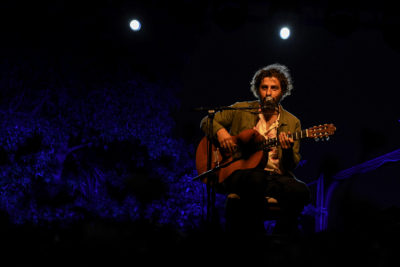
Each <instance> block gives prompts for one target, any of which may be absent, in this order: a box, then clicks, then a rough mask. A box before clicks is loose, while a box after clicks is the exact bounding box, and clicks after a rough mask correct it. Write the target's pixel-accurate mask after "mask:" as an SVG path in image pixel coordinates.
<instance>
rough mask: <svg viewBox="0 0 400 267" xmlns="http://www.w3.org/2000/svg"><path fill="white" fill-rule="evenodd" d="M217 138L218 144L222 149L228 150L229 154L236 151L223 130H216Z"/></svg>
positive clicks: (231, 140)
mask: <svg viewBox="0 0 400 267" xmlns="http://www.w3.org/2000/svg"><path fill="white" fill-rule="evenodd" d="M217 137H218V142H219V144H220V146H221V147H222V148H224V149H226V150H228V151H229V152H230V153H233V151H235V150H236V146H237V145H236V144H235V143H234V141H233V138H232V136H231V135H230V134H229V133H228V131H227V130H226V129H225V128H221V129H219V130H218V132H217Z"/></svg>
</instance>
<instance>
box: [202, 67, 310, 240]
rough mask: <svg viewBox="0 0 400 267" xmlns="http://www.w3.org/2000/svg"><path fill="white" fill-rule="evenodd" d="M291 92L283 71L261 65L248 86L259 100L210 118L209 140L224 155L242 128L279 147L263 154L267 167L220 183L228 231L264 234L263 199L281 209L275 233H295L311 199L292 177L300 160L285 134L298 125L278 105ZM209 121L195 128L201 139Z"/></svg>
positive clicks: (294, 143) (296, 144)
mask: <svg viewBox="0 0 400 267" xmlns="http://www.w3.org/2000/svg"><path fill="white" fill-rule="evenodd" d="M292 89H293V85H292V78H291V76H290V73H289V70H288V68H287V67H286V66H284V65H281V64H272V65H269V66H266V67H264V68H261V69H259V70H258V71H257V72H256V73H255V74H254V76H253V79H252V81H251V91H252V93H253V94H254V96H255V97H256V98H257V99H258V100H256V101H245V102H237V103H235V104H233V105H231V106H230V107H231V108H232V109H228V110H222V111H220V112H217V113H216V114H215V116H214V120H213V128H212V129H213V133H212V136H211V138H214V139H216V140H218V143H219V146H220V148H221V149H223V150H225V151H229V152H231V153H234V152H235V151H236V149H237V146H238V144H236V143H235V139H234V138H232V136H237V135H239V134H240V133H241V132H242V131H244V130H247V129H254V130H255V131H256V132H257V134H260V135H262V136H263V137H264V138H266V139H268V138H277V139H278V141H279V145H278V146H275V147H272V148H270V149H269V150H268V151H266V152H265V153H264V156H265V159H266V161H265V162H266V164H264V165H263V166H261V167H256V168H252V169H239V170H236V171H235V172H233V173H232V174H231V175H230V176H229V177H228V178H226V179H225V180H224V181H223V182H222V185H223V188H224V189H225V190H226V193H227V195H228V197H227V202H226V207H225V212H226V214H225V218H226V229H227V230H228V231H231V232H240V233H246V234H247V233H254V232H256V233H259V232H264V231H265V229H264V212H265V207H266V204H267V203H266V202H268V199H270V200H271V199H273V200H277V201H278V203H279V206H280V207H281V211H280V217H279V218H278V220H277V223H276V226H275V228H274V232H275V233H277V234H289V235H290V234H296V233H297V231H298V228H297V219H298V216H299V215H300V213H301V211H302V210H303V208H304V206H305V205H306V204H307V202H308V201H309V199H310V191H309V189H308V187H307V185H306V184H305V183H303V182H301V181H299V180H297V179H296V178H295V176H294V174H293V170H294V169H295V168H296V166H297V164H298V163H299V161H300V154H299V148H300V143H299V141H294V140H293V138H291V137H290V133H294V132H297V131H300V130H301V126H300V121H299V119H297V118H296V117H295V116H294V115H292V114H291V113H289V112H288V111H286V110H285V109H283V107H282V105H281V104H280V103H281V101H282V100H283V99H284V98H285V97H286V96H288V95H290V93H291V90H292ZM247 108H248V109H247ZM208 122H209V120H208V117H205V118H203V120H202V121H201V124H200V125H201V129H202V130H203V131H204V132H205V133H206V134H208V129H209V128H208V126H209V125H208Z"/></svg>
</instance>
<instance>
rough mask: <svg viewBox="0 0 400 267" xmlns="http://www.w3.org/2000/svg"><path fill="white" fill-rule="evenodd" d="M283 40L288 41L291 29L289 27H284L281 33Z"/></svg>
mask: <svg viewBox="0 0 400 267" xmlns="http://www.w3.org/2000/svg"><path fill="white" fill-rule="evenodd" d="M279 35H280V36H281V38H282V39H284V40H286V39H287V38H289V36H290V29H289V28H288V27H283V28H282V29H281V31H280V32H279Z"/></svg>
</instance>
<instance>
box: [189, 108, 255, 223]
mask: <svg viewBox="0 0 400 267" xmlns="http://www.w3.org/2000/svg"><path fill="white" fill-rule="evenodd" d="M259 108H260V107H242V108H234V107H229V106H227V107H215V108H205V107H200V108H195V110H196V111H205V110H207V114H208V129H207V132H208V134H207V171H206V172H204V173H201V174H199V175H198V176H196V177H194V178H193V179H192V181H194V180H199V179H200V178H203V177H207V183H206V186H207V214H206V221H207V222H208V223H210V224H211V226H218V220H217V219H218V217H217V216H215V214H216V212H217V209H216V207H215V199H216V184H217V183H218V177H217V175H216V172H217V171H218V170H219V169H221V168H224V167H226V166H228V165H229V164H231V163H233V162H234V161H235V160H233V161H231V162H228V163H225V164H223V165H219V166H216V167H214V168H213V169H211V161H212V140H211V139H212V136H213V125H214V116H215V113H216V112H218V111H222V110H254V109H259ZM257 113H259V112H257ZM236 160H237V159H236Z"/></svg>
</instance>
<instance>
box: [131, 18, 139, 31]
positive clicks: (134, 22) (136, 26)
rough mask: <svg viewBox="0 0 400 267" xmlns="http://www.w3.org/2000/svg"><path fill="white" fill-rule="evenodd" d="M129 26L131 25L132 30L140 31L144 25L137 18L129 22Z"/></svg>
mask: <svg viewBox="0 0 400 267" xmlns="http://www.w3.org/2000/svg"><path fill="white" fill-rule="evenodd" d="M129 26H130V27H131V29H132V31H135V32H137V31H139V30H140V28H141V27H142V25H141V24H140V21H138V20H137V19H133V20H131V22H130V23H129Z"/></svg>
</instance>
